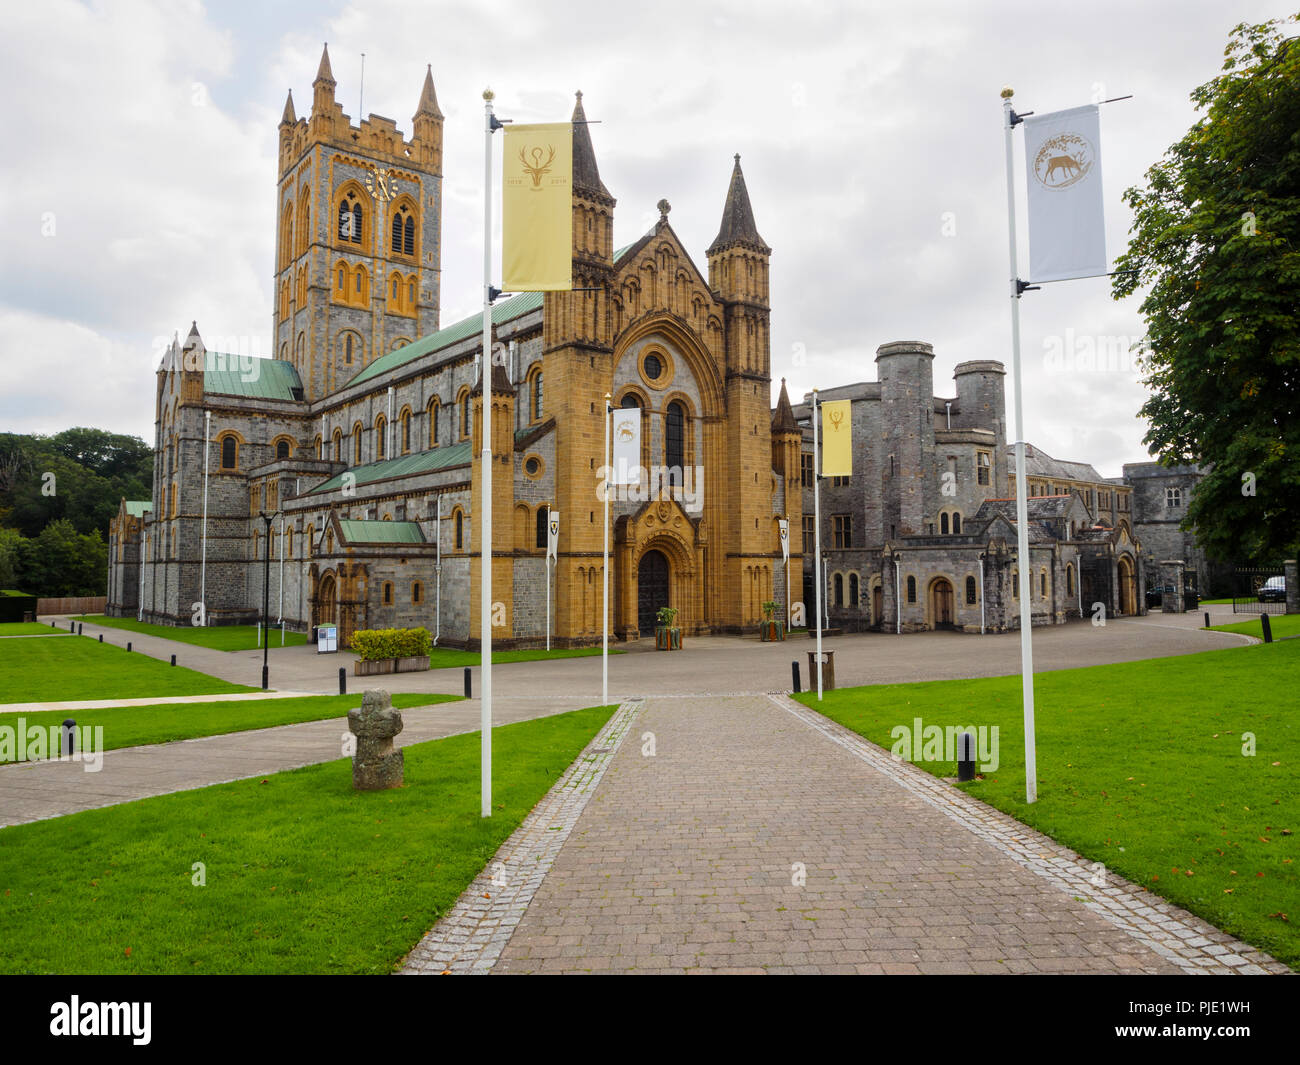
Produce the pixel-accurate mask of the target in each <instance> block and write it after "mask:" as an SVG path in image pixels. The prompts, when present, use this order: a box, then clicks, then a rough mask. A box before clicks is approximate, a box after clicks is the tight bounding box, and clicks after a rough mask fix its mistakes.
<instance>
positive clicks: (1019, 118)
mask: <svg viewBox="0 0 1300 1065" xmlns="http://www.w3.org/2000/svg"><path fill="white" fill-rule="evenodd" d="M1033 113H1034V112H1032V111H1026V112H1025V113H1024V114H1023V115H1021V114H1017V113H1016V109H1015V108H1014V107H1013V108H1012V109H1011V112H1010V117H1009V121H1010V123H1011V128H1012V129H1014V128H1015V127H1016V126H1018V125H1020V123H1021V122H1023V121H1024V120H1025V119H1027V118H1028V117H1029V116H1030V115H1032V114H1033Z"/></svg>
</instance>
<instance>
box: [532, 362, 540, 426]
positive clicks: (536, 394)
mask: <svg viewBox="0 0 1300 1065" xmlns="http://www.w3.org/2000/svg"><path fill="white" fill-rule="evenodd" d="M541 419H542V371H541V370H538V371H537V374H536V375H535V376H534V377H533V421H535V422H536V421H541Z"/></svg>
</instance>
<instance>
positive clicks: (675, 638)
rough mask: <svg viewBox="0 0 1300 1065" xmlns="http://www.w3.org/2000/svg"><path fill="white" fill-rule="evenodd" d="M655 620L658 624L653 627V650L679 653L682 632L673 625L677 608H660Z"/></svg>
mask: <svg viewBox="0 0 1300 1065" xmlns="http://www.w3.org/2000/svg"><path fill="white" fill-rule="evenodd" d="M655 620H656V621H658V622H659V624H658V625H656V626H655V648H656V649H657V650H660V651H680V650H681V649H682V630H681V629H679V628H678V627H677V626H676V625H674V624H673V622H674V621H676V620H677V608H676V607H673V606H661V607H660V608H659V612H658V613H657V614H656V615H655Z"/></svg>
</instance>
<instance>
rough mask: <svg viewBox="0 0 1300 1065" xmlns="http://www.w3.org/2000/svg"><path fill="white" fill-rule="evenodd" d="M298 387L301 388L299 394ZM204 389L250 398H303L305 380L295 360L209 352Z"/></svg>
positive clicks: (224, 394) (204, 372) (205, 367)
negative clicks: (242, 357)
mask: <svg viewBox="0 0 1300 1065" xmlns="http://www.w3.org/2000/svg"><path fill="white" fill-rule="evenodd" d="M294 389H297V390H298V392H297V394H296V395H295V394H294ZM203 391H204V392H215V393H218V394H219V395H223V396H245V397H247V398H249V399H287V400H294V399H301V398H302V381H301V379H299V377H298V371H297V370H295V369H294V368H293V363H289V362H281V361H280V360H279V359H251V358H250V359H246V360H245V361H244V362H243V363H241V362H240V357H239V356H238V355H225V354H222V353H221V352H217V351H209V352H207V358H206V363H205V366H204V369H203Z"/></svg>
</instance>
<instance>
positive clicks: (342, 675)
mask: <svg viewBox="0 0 1300 1065" xmlns="http://www.w3.org/2000/svg"><path fill="white" fill-rule="evenodd" d="M347 693H348V671H347V670H346V669H345V668H343V667H342V666H340V667H339V694H340V695H347Z"/></svg>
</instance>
